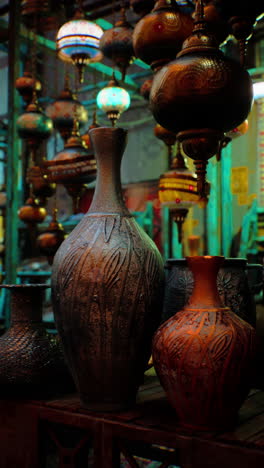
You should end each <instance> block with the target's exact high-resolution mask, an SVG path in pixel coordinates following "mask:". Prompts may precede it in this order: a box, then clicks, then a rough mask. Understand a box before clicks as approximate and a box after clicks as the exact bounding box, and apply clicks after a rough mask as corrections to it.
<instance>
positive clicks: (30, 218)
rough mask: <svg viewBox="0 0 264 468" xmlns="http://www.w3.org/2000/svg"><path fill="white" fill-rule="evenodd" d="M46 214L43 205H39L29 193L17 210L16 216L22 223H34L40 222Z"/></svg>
mask: <svg viewBox="0 0 264 468" xmlns="http://www.w3.org/2000/svg"><path fill="white" fill-rule="evenodd" d="M46 216H47V211H46V208H45V207H44V206H41V205H40V204H39V202H38V200H37V199H36V198H34V197H33V196H31V195H30V197H29V198H28V199H27V201H26V203H25V205H23V206H22V207H21V208H19V210H18V217H19V218H20V219H21V221H23V222H24V223H27V224H29V225H34V224H37V223H42V221H44V219H45V218H46Z"/></svg>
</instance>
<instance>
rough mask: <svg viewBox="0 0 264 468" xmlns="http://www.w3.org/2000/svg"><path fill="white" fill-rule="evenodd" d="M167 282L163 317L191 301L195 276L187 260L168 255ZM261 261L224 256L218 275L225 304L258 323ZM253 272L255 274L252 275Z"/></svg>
mask: <svg viewBox="0 0 264 468" xmlns="http://www.w3.org/2000/svg"><path fill="white" fill-rule="evenodd" d="M165 272H166V282H165V298H164V307H163V321H165V320H167V319H169V318H170V317H172V316H173V315H174V314H175V313H176V312H178V311H179V310H181V309H183V307H184V306H185V305H186V304H187V303H188V301H189V299H190V297H191V295H192V291H193V286H194V278H193V274H192V272H191V270H190V268H189V267H188V265H187V261H186V259H184V258H181V259H174V258H171V259H168V260H167V261H166V264H165ZM262 272H263V267H262V265H255V264H254V265H251V264H247V261H246V259H243V258H225V260H224V262H223V265H222V266H221V268H220V269H219V272H218V275H217V288H218V292H219V295H220V298H221V301H222V304H223V305H226V306H228V307H230V309H231V310H232V311H233V312H235V313H236V314H237V315H239V317H241V318H242V319H244V320H246V321H247V322H249V323H250V324H251V325H252V326H254V327H255V326H256V304H255V301H254V292H255V288H256V283H261V281H262ZM253 273H254V275H253Z"/></svg>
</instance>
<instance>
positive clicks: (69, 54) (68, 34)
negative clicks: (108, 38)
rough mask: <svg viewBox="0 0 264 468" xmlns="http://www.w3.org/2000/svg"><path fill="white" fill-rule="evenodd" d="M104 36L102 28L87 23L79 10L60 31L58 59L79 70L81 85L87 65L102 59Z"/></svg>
mask: <svg viewBox="0 0 264 468" xmlns="http://www.w3.org/2000/svg"><path fill="white" fill-rule="evenodd" d="M102 34H103V30H102V28H101V27H100V26H98V25H97V24H95V23H93V22H91V21H87V20H86V19H85V16H84V13H83V12H82V11H80V10H77V11H76V13H75V15H74V17H73V19H72V20H71V21H68V22H67V23H65V24H63V25H62V26H61V28H60V29H59V31H58V34H57V38H56V43H57V51H58V57H59V58H60V59H61V60H63V61H64V62H69V63H73V64H74V65H75V66H76V67H77V68H78V71H79V81H80V83H82V82H83V79H84V67H85V65H87V64H88V63H90V62H97V61H98V60H100V59H101V58H102V53H101V51H100V50H99V41H100V38H101V36H102Z"/></svg>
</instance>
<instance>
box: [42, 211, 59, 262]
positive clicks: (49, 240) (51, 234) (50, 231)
mask: <svg viewBox="0 0 264 468" xmlns="http://www.w3.org/2000/svg"><path fill="white" fill-rule="evenodd" d="M57 213H58V210H57V208H55V209H54V210H53V216H52V221H51V222H50V223H49V226H48V227H47V229H46V230H45V231H44V232H42V233H41V234H39V235H38V237H37V246H38V247H39V249H40V252H41V253H42V254H44V255H46V256H47V258H48V262H49V264H50V265H51V264H52V263H53V258H54V255H55V253H56V252H57V250H58V248H59V246H60V245H61V244H62V242H63V241H64V239H65V231H64V228H63V226H62V225H61V224H60V223H58V220H57Z"/></svg>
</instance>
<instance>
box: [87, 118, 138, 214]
mask: <svg viewBox="0 0 264 468" xmlns="http://www.w3.org/2000/svg"><path fill="white" fill-rule="evenodd" d="M89 134H90V136H91V142H92V145H93V149H94V152H95V157H96V161H97V178H96V187H95V192H94V197H93V201H92V203H91V206H90V208H89V211H88V213H89V214H91V213H118V214H120V215H125V216H127V215H129V211H128V209H127V207H126V206H125V203H124V200H123V195H122V187H121V179H120V167H121V160H122V156H123V152H124V150H125V146H126V136H127V132H126V131H125V130H123V129H122V128H110V127H99V128H93V129H91V130H90V132H89Z"/></svg>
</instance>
